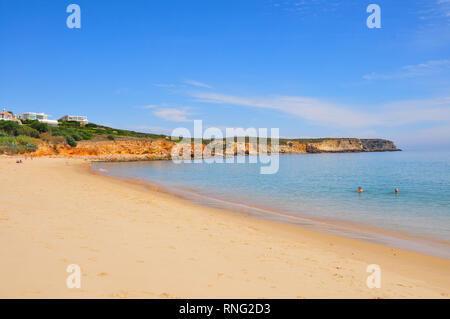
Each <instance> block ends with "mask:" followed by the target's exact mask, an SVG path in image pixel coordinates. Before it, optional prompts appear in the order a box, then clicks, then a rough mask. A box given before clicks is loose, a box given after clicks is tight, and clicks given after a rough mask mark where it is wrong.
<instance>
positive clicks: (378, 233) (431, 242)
mask: <svg viewBox="0 0 450 319" xmlns="http://www.w3.org/2000/svg"><path fill="white" fill-rule="evenodd" d="M101 163H109V162H97V161H95V162H91V163H90V164H89V166H90V167H89V170H90V171H91V172H92V173H94V174H99V175H103V176H108V177H111V178H115V179H119V180H122V181H124V182H131V183H137V184H140V185H143V186H146V187H150V189H152V190H153V191H157V192H162V193H164V194H168V195H171V196H174V197H176V198H180V199H182V200H185V201H188V202H191V203H194V204H196V205H200V206H203V207H207V208H213V209H219V210H223V211H225V212H227V213H231V214H237V215H239V216H244V217H250V218H256V219H261V220H266V221H269V222H275V223H282V224H287V225H294V226H296V227H301V228H307V229H310V230H314V231H318V232H321V233H327V234H332V235H336V236H341V237H345V238H350V239H355V240H361V241H365V242H369V243H374V244H379V245H384V246H388V247H391V248H398V249H405V250H408V251H411V252H417V253H422V254H426V255H430V256H435V257H439V258H445V259H450V242H448V241H445V240H441V239H438V238H432V237H426V236H423V235H422V236H421V235H416V234H411V233H408V232H406V231H392V230H386V229H381V228H377V227H376V226H373V225H369V224H362V223H358V222H351V221H344V220H337V219H320V218H314V217H310V216H297V215H293V214H289V213H285V212H283V211H281V210H279V211H278V210H274V209H273V208H267V207H261V206H255V205H251V204H246V203H243V202H233V201H230V200H226V199H221V198H217V197H212V196H208V195H205V194H201V193H199V192H198V191H196V190H195V189H189V188H184V187H178V186H177V187H172V186H167V185H164V184H163V183H159V182H156V181H152V180H147V179H143V178H128V177H119V176H114V175H112V174H109V172H101V171H100V170H102V169H106V168H101V167H97V168H96V167H94V166H95V165H97V164H100V165H101ZM106 170H107V169H106Z"/></svg>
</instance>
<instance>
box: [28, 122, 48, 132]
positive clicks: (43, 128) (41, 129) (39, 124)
mask: <svg viewBox="0 0 450 319" xmlns="http://www.w3.org/2000/svg"><path fill="white" fill-rule="evenodd" d="M30 127H31V128H34V129H35V130H38V131H39V132H40V133H45V132H48V125H47V123H42V122H39V121H37V120H36V121H33V122H31V124H30Z"/></svg>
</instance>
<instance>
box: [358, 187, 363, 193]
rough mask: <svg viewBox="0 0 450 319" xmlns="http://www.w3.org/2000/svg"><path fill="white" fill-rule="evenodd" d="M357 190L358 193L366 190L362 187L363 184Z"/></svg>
mask: <svg viewBox="0 0 450 319" xmlns="http://www.w3.org/2000/svg"><path fill="white" fill-rule="evenodd" d="M356 192H358V193H363V192H364V190H363V189H362V187H361V186H359V187H358V190H357V191H356Z"/></svg>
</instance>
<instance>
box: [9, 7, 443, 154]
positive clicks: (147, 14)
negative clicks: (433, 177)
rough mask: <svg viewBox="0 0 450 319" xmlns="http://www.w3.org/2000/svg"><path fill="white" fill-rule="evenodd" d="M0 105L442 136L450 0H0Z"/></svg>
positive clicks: (138, 126) (414, 137) (170, 123)
mask: <svg viewBox="0 0 450 319" xmlns="http://www.w3.org/2000/svg"><path fill="white" fill-rule="evenodd" d="M71 3H75V4H78V5H79V6H80V8H81V29H69V28H68V27H67V25H66V19H67V17H68V16H69V13H66V7H67V6H68V5H69V4H71ZM371 3H375V4H378V5H379V6H380V7H381V25H382V28H381V29H369V28H368V27H367V25H366V19H367V17H368V16H369V15H370V14H369V13H367V12H366V8H367V6H368V5H369V4H371ZM0 107H2V108H3V107H5V108H6V109H8V110H12V111H14V112H16V113H21V112H27V111H31V112H45V113H47V114H50V115H52V117H53V118H59V117H60V116H62V115H65V114H71V115H87V116H88V117H89V120H90V121H92V122H95V123H99V124H105V125H110V126H113V127H118V128H125V129H133V130H139V131H146V132H149V131H150V132H162V133H165V134H168V133H170V132H171V130H172V129H174V128H176V127H187V128H190V129H191V128H192V125H193V123H192V120H194V119H199V120H203V121H204V125H205V126H215V127H219V128H224V127H244V128H247V127H256V128H260V127H267V128H271V127H278V128H280V135H281V136H284V137H380V138H388V139H392V140H394V141H395V142H397V144H398V146H399V147H403V148H422V147H435V146H437V145H440V146H441V147H442V145H445V146H447V147H448V146H450V0H371V1H363V0H309V1H307V0H245V1H244V0H133V1H124V0H123V1H122V0H121V1H113V0H109V1H106V0H95V1H92V0H72V1H63V0H0Z"/></svg>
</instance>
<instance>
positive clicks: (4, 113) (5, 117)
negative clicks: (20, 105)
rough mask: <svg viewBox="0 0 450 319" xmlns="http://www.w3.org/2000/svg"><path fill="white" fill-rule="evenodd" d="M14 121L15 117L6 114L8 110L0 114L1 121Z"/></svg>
mask: <svg viewBox="0 0 450 319" xmlns="http://www.w3.org/2000/svg"><path fill="white" fill-rule="evenodd" d="M12 119H13V115H12V114H11V113H9V112H6V110H5V109H3V112H1V113H0V120H4V121H11V120H12Z"/></svg>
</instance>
